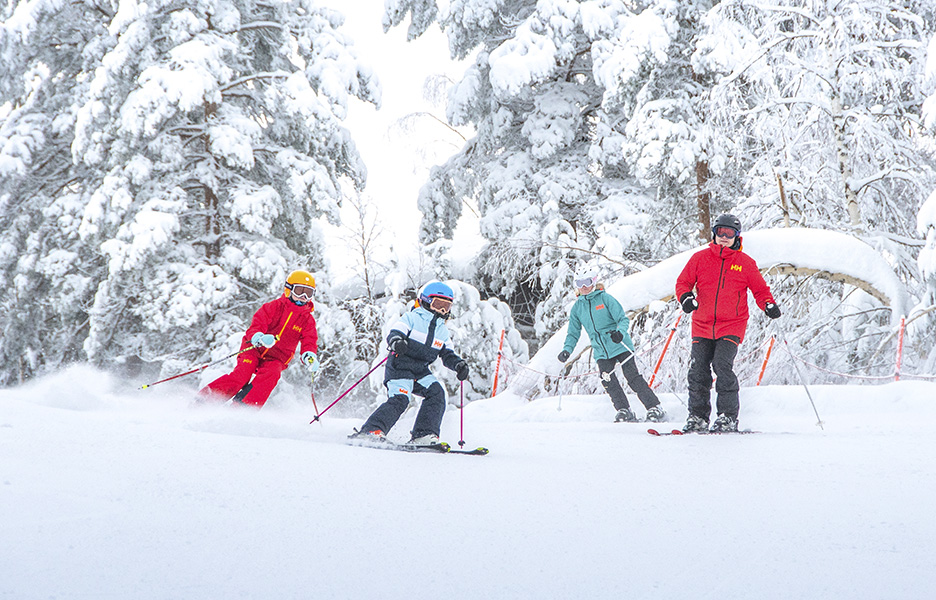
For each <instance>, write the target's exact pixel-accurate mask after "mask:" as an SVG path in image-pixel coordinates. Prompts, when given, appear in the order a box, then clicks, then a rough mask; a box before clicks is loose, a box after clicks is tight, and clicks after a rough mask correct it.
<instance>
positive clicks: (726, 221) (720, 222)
mask: <svg viewBox="0 0 936 600" xmlns="http://www.w3.org/2000/svg"><path fill="white" fill-rule="evenodd" d="M719 227H730V228H732V229H734V230H735V240H734V243H733V244H732V245H731V249H732V250H738V249H739V248H741V219H739V218H738V217H736V216H734V215H732V214H730V213H725V214H723V215H721V216H719V217H718V218H717V219H715V224H714V225H712V241H713V242H714V241H715V232H716V231H718V228H719Z"/></svg>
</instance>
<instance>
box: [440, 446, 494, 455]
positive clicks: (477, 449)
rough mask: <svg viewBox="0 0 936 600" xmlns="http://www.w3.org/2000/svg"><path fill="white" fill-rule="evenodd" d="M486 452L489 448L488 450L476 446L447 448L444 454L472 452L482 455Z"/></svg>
mask: <svg viewBox="0 0 936 600" xmlns="http://www.w3.org/2000/svg"><path fill="white" fill-rule="evenodd" d="M488 452H490V450H488V449H487V448H484V447H481V446H478V447H477V448H475V449H474V450H461V449H455V448H449V449H448V452H446V454H473V455H475V456H484V455H485V454H487V453H488Z"/></svg>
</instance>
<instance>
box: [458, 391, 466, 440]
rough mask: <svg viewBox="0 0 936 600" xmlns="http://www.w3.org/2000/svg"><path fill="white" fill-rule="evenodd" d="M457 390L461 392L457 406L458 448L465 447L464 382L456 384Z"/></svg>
mask: <svg viewBox="0 0 936 600" xmlns="http://www.w3.org/2000/svg"><path fill="white" fill-rule="evenodd" d="M458 389H459V390H460V391H461V401H460V402H459V404H458V417H459V440H458V447H459V448H464V447H465V382H464V381H462V382H461V383H459V384H458Z"/></svg>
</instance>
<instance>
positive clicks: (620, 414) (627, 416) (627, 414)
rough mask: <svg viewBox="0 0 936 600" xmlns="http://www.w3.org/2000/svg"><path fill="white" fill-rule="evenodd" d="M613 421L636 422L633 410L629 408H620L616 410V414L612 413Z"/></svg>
mask: <svg viewBox="0 0 936 600" xmlns="http://www.w3.org/2000/svg"><path fill="white" fill-rule="evenodd" d="M614 422H615V423H636V422H637V416H636V415H635V414H634V411H632V410H631V409H629V408H622V409H621V410H619V411H617V414H615V415H614Z"/></svg>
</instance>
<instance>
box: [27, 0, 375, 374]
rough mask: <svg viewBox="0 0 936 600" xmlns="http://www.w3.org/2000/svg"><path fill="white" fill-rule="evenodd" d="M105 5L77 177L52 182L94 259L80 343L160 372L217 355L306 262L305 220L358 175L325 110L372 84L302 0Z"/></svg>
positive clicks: (76, 153) (308, 233)
mask: <svg viewBox="0 0 936 600" xmlns="http://www.w3.org/2000/svg"><path fill="white" fill-rule="evenodd" d="M84 10H87V11H96V10H97V7H96V6H95V7H91V6H90V5H89V6H84ZM109 16H111V17H112V18H110V19H107V20H106V21H107V22H106V23H105V24H106V26H107V29H106V30H104V28H103V27H99V28H98V29H99V30H100V31H99V32H98V34H99V36H100V38H99V39H98V40H97V43H98V44H100V45H102V46H104V47H105V49H106V52H105V53H104V54H103V56H102V57H101V58H100V60H99V63H98V65H97V66H96V68H95V69H94V70H93V72H92V73H85V78H86V79H82V78H76V81H75V82H76V83H82V82H83V83H84V84H85V89H86V90H87V93H86V94H84V97H82V98H79V99H76V104H77V105H78V106H77V107H74V108H72V112H73V113H74V114H75V116H74V119H73V120H74V141H73V143H72V145H71V150H72V153H73V157H74V162H75V164H76V165H77V167H76V168H79V169H80V170H81V171H82V176H81V177H80V178H79V179H78V180H77V181H75V182H69V181H68V180H63V181H62V182H61V184H60V185H61V186H62V187H65V188H67V189H69V190H72V189H75V190H78V192H77V193H79V194H80V195H81V202H82V204H83V206H82V210H81V212H80V213H78V214H77V215H76V217H77V222H78V223H80V224H79V225H78V226H77V227H75V226H74V225H75V222H74V221H76V219H73V223H72V227H73V232H74V233H77V234H78V238H79V239H80V244H81V246H82V247H83V248H86V249H94V251H95V252H96V253H97V252H98V249H99V252H100V253H103V255H104V257H103V260H101V258H97V259H96V260H97V263H96V264H90V265H84V264H78V265H74V266H75V268H76V269H77V270H78V271H79V272H85V273H87V272H91V278H92V280H93V286H94V290H93V304H92V305H91V306H90V308H89V309H88V310H89V317H90V320H89V331H87V332H86V335H85V337H86V338H87V339H86V340H85V343H84V350H85V351H86V352H87V355H88V357H89V358H91V359H92V360H94V361H95V362H97V363H99V364H109V363H115V362H121V361H124V360H131V359H134V358H136V359H142V360H143V361H155V362H157V364H158V363H162V365H163V366H164V367H166V366H169V367H170V368H174V367H175V366H178V365H176V364H173V363H172V361H171V360H168V359H169V357H173V358H176V359H180V360H181V361H184V362H187V361H191V360H194V359H196V358H198V359H203V358H208V357H209V354H211V352H209V351H211V350H214V355H215V356H217V355H219V354H223V353H226V352H228V351H229V350H230V348H231V347H233V344H234V343H236V339H237V338H238V337H239V335H240V332H242V331H243V328H244V326H245V325H246V323H247V320H248V319H249V317H250V315H251V314H252V311H253V310H255V309H256V308H257V306H258V305H259V304H260V303H261V302H263V301H266V300H268V299H270V298H271V296H275V295H278V294H279V293H280V292H281V289H282V281H283V280H284V277H285V275H286V274H287V273H288V272H289V271H290V270H291V269H293V268H297V267H302V268H306V269H309V270H312V271H316V272H319V273H321V270H322V269H323V267H324V262H323V258H322V252H321V250H322V248H321V244H322V241H321V234H320V232H319V230H318V228H317V226H316V221H317V220H318V219H320V218H322V217H324V218H328V219H331V220H333V221H336V220H337V218H338V214H337V207H338V204H339V202H340V189H339V180H342V179H348V180H350V181H352V182H353V184H354V185H357V186H361V185H362V184H363V180H364V177H365V169H364V166H363V164H362V163H361V161H360V158H359V156H358V154H357V152H356V150H355V147H354V144H353V142H352V141H351V138H350V135H349V133H348V131H347V130H345V129H344V128H343V127H342V126H341V123H340V121H341V119H342V118H343V117H344V116H345V111H346V106H347V102H348V99H349V98H350V97H352V96H356V97H358V98H360V99H362V100H365V101H368V102H373V103H375V104H376V103H379V87H378V85H377V83H376V80H375V79H374V78H373V76H372V74H371V73H370V71H369V70H368V69H367V68H366V67H365V66H363V65H362V64H361V63H359V61H358V60H357V58H356V55H355V52H354V50H353V48H351V44H350V40H349V39H348V38H346V37H345V36H344V35H343V34H342V33H341V32H340V30H339V27H340V25H341V23H342V21H343V18H342V16H341V15H340V14H339V13H337V12H335V11H333V10H330V9H325V8H322V7H320V6H317V5H316V3H314V2H312V1H311V0H293V1H288V2H281V3H277V4H273V5H271V4H269V3H262V2H236V3H235V2H228V1H226V0H219V1H216V2H209V3H203V4H199V5H197V6H195V5H193V6H180V5H178V3H174V2H155V3H153V2H150V3H145V4H144V3H136V2H132V1H131V2H122V3H121V4H120V8H119V10H117V11H116V12H114V13H113V14H112V15H109ZM76 22H78V21H77V20H76ZM101 34H104V35H101ZM47 42H48V40H43V42H42V43H47ZM99 265H103V268H101V267H100V266H99ZM93 268H96V270H92V269H93ZM55 300H56V301H62V300H64V298H63V299H58V298H56V299H55ZM86 309H87V307H86ZM323 342H324V344H325V345H327V340H323Z"/></svg>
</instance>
